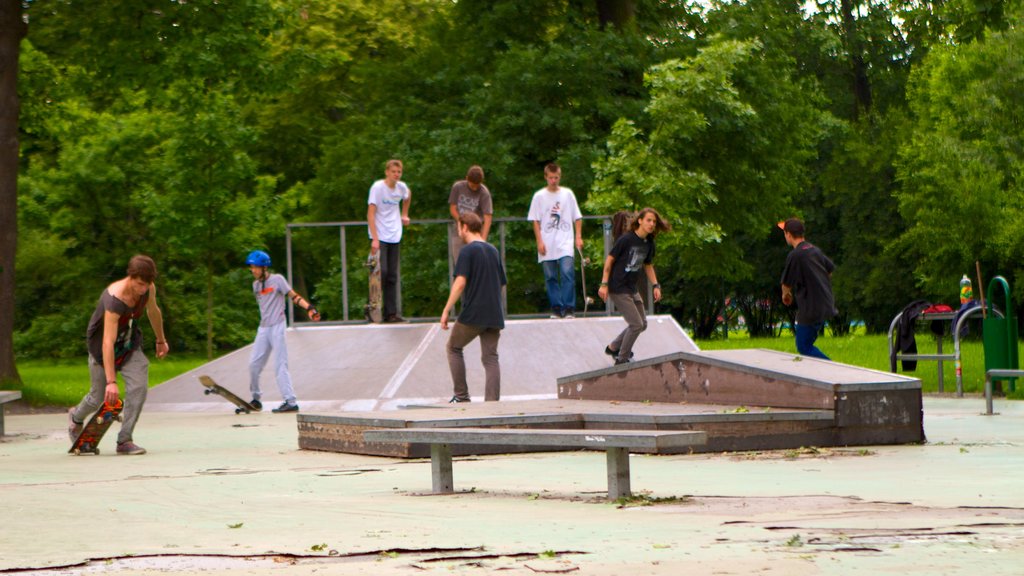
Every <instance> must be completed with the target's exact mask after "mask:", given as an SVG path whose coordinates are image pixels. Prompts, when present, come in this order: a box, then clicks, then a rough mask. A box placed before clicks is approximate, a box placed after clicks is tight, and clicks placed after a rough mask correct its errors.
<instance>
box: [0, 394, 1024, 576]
mask: <svg viewBox="0 0 1024 576" xmlns="http://www.w3.org/2000/svg"><path fill="white" fill-rule="evenodd" d="M225 407H226V406H225ZM983 408H984V401H983V400H982V399H981V398H977V397H975V398H969V399H953V398H938V397H928V398H926V400H925V431H926V433H927V435H928V438H929V443H928V444H925V445H917V446H889V447H871V448H868V449H863V450H862V449H843V450H824V449H823V450H820V451H816V450H813V449H805V450H799V451H789V452H771V453H761V454H747V453H744V454H713V455H697V456H656V457H652V456H634V457H633V460H632V469H633V488H634V491H640V490H648V491H649V492H646V493H644V495H643V497H642V498H640V499H639V500H640V501H641V503H648V504H652V505H649V506H631V507H619V506H616V505H615V504H611V503H608V502H606V501H604V500H603V499H602V498H601V495H602V493H603V492H604V490H605V486H606V484H605V470H604V468H605V462H604V455H603V454H601V453H597V452H576V453H545V454H524V455H513V456H487V457H482V458H475V459H457V461H456V463H455V482H456V487H457V488H462V489H464V490H467V491H466V492H463V493H459V494H456V495H452V496H426V495H422V494H423V492H425V491H427V490H429V488H430V464H429V462H427V461H422V460H420V461H396V460H392V459H387V458H376V457H363V456H354V455H346V454H336V453H319V452H307V451H300V450H298V449H297V448H296V437H297V432H296V426H295V417H294V416H293V415H276V414H270V413H261V414H256V415H250V416H235V415H234V414H217V413H198V414H195V413H180V412H157V411H149V412H147V413H145V414H143V418H142V420H141V421H140V423H139V427H138V429H137V431H136V441H137V442H138V443H139V444H142V445H143V446H146V447H147V448H148V449H149V450H150V453H149V454H147V455H145V456H140V457H122V456H115V455H113V454H112V453H113V448H114V447H113V435H110V436H108V437H107V438H106V439H105V441H104V446H103V447H104V448H105V449H106V453H104V454H103V455H101V456H81V457H75V456H69V455H67V454H65V451H66V449H67V446H68V441H67V437H66V436H67V435H66V431H65V429H64V419H63V416H62V415H59V414H37V415H11V416H8V418H7V430H8V432H9V433H10V434H12V435H11V436H8V437H6V438H4V439H3V440H2V441H0V495H2V499H3V512H2V513H0V573H6V572H15V571H16V572H18V573H25V572H23V571H22V570H21V569H34V570H31V571H29V572H28V573H30V574H90V573H95V572H101V571H102V572H104V573H114V574H118V573H122V574H166V573H169V572H177V573H195V572H198V571H205V572H204V573H207V574H225V575H240V574H271V573H273V574H283V575H291V574H296V575H297V574H311V573H316V574H382V575H385V576H387V575H404V574H410V575H411V574H424V573H426V574H431V573H433V574H490V573H494V572H496V571H498V570H502V573H504V574H510V575H515V574H523V575H527V574H536V573H572V574H596V575H605V574H607V575H611V574H631V575H642V574H656V575H670V574H671V575H673V576H675V575H678V574H684V573H685V574H716V575H726V574H736V575H739V574H744V575H745V574H786V575H803V574H830V575H831V574H853V573H854V572H857V573H861V574H864V573H866V574H901V575H912V574H964V575H967V574H971V575H977V574H985V575H986V576H994V575H1003V574H1005V575H1010V574H1014V575H1016V574H1020V573H1021V570H1022V569H1021V566H1022V565H1024V491H1022V488H1024V403H1019V402H1018V403H1009V402H1007V401H997V405H996V409H997V411H999V412H1001V414H1000V415H998V416H994V417H986V416H981V415H980V412H982V410H983ZM70 565H75V566H73V567H72V566H70ZM62 566H63V568H60V567H62ZM47 567H51V568H52V569H47V570H42V569H44V568H47ZM271 571H273V572H271Z"/></svg>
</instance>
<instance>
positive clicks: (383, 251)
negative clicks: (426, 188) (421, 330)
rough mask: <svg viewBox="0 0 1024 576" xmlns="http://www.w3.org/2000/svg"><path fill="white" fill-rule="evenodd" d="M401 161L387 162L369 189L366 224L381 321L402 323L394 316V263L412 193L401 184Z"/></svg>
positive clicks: (396, 313)
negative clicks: (376, 262)
mask: <svg viewBox="0 0 1024 576" xmlns="http://www.w3.org/2000/svg"><path fill="white" fill-rule="evenodd" d="M401 178H402V161H401V160H388V163H387V165H386V167H385V169H384V179H383V180H377V181H376V182H374V183H373V186H370V197H369V199H368V200H367V201H366V203H367V205H368V208H367V210H366V223H367V226H368V228H369V231H370V253H371V254H377V253H378V252H380V278H381V292H383V316H384V321H385V322H403V321H404V319H403V318H402V317H401V316H399V315H398V260H399V256H400V255H401V242H402V227H403V226H406V225H408V224H409V204H410V202H412V191H411V190H409V187H408V186H406V185H405V182H402V180H401Z"/></svg>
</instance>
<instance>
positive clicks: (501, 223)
mask: <svg viewBox="0 0 1024 576" xmlns="http://www.w3.org/2000/svg"><path fill="white" fill-rule="evenodd" d="M582 219H583V220H584V221H593V222H600V223H601V230H602V238H603V244H604V246H603V254H604V256H605V257H607V255H608V253H609V252H610V251H611V247H612V237H611V231H612V217H611V216H604V215H591V216H583V218H582ZM528 222H529V220H528V219H527V218H524V217H508V216H506V217H499V218H493V220H492V228H491V230H492V234H491V238H490V240H491V241H492V243H493V240H494V234H493V231H494V230H495V228H497V232H498V234H497V236H498V242H497V246H496V247H497V248H498V251H499V253H500V255H501V262H502V265H504V266H505V269H506V270H508V266H507V260H506V256H507V254H506V239H507V237H508V234H507V229H506V227H507V225H508V224H519V223H528ZM452 223H453V221H452V219H451V218H421V219H417V220H412V221H411V222H410V223H409V226H423V225H426V226H437V225H444V226H446V227H448V226H450V225H451V224H452ZM304 228H338V230H339V238H338V245H339V250H340V257H341V259H340V266H341V308H342V319H341V320H325V321H323V322H321V323H320V324H321V325H336V324H362V323H365V320H363V319H362V318H359V319H352V318H350V317H349V277H348V276H349V273H348V269H349V259H348V234H347V231H348V229H349V228H361V229H363V230H364V233H366V232H365V230H366V228H367V223H366V221H365V220H343V221H336V222H289V223H288V224H286V225H285V250H286V253H287V258H286V261H287V270H286V275H287V278H288V282H289V283H290V284H293V283H294V277H293V275H294V262H293V252H294V250H293V248H294V246H293V232H294V231H295V230H299V229H304ZM447 236H448V235H446V237H447ZM366 237H367V238H368V234H367V236H366ZM531 238H532V234H531ZM367 242H368V241H367ZM447 244H448V242H446V243H445V253H446V259H447V260H448V270H449V273H448V283H449V286H450V285H451V282H452V273H453V272H454V262H453V260H452V257H451V251H450V250H448V249H447ZM398 273H399V282H398V294H397V296H398V312H399V315H402V314H401V310H402V290H401V284H402V282H401V263H400V264H399V271H398ZM647 291H648V298H647V299H646V300H647V303H648V314H654V298H653V294H652V292H653V288H652V287H650V286H648V289H647ZM502 306H503V307H504V308H505V310H506V312H507V310H508V301H507V294H506V293H503V294H502ZM287 312H288V323H289V325H294V322H295V307H294V305H293V304H292V302H291V301H289V302H288V309H287ZM614 312H615V309H614V306H613V305H612V304H611V300H608V302H606V303H605V304H604V310H603V311H602V312H601V313H602V314H603V315H612V314H613V313H614ZM506 317H508V318H538V317H542V315H541V314H508V315H507V316H506ZM437 318H440V316H437V317H434V316H428V317H416V318H409V320H410V321H412V322H419V321H433V320H436V319H437Z"/></svg>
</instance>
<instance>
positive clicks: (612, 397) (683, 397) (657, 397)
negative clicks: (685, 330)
mask: <svg viewBox="0 0 1024 576" xmlns="http://www.w3.org/2000/svg"><path fill="white" fill-rule="evenodd" d="M558 396H559V398H564V399H580V400H605V401H627V400H629V401H644V402H655V403H701V404H732V405H735V404H740V405H745V406H763V407H773V408H808V409H817V410H829V411H832V412H833V413H834V415H835V423H834V426H835V428H834V438H833V439H832V440H831V441H830V442H827V443H826V444H825V445H829V446H844V445H864V444H899V443H904V442H921V441H923V440H924V428H923V424H922V415H921V381H920V380H919V379H917V378H910V377H907V376H900V375H899V374H891V373H888V372H881V371H878V370H869V369H867V368H861V367H859V366H850V365H847V364H840V363H838V362H830V361H827V360H818V359H815V358H807V357H804V356H798V355H794V354H787V353H785V352H777V351H774V350H757V349H748V350H720V351H713V352H676V353H674V354H669V355H666V356H661V357H657V358H649V359H646V360H641V361H638V362H632V363H629V364H624V365H620V366H613V367H608V368H603V369H600V370H595V371H592V372H586V373H583V374H576V375H572V376H565V377H562V378H559V379H558Z"/></svg>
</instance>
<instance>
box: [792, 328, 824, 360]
mask: <svg viewBox="0 0 1024 576" xmlns="http://www.w3.org/2000/svg"><path fill="white" fill-rule="evenodd" d="M824 327H825V323H824V322H817V323H815V324H797V325H796V330H795V332H796V351H797V352H799V353H800V354H801V355H803V356H810V357H811V358H821V359H822V360H830V358H829V357H828V356H825V353H824V352H822V351H821V350H818V347H817V346H815V345H814V341H815V340H817V339H818V334H819V333H821V330H822V328H824Z"/></svg>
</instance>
